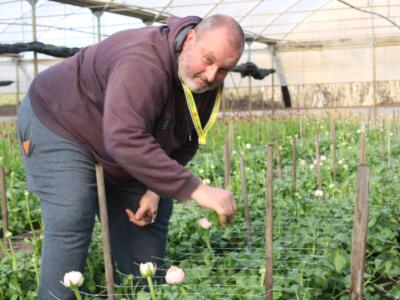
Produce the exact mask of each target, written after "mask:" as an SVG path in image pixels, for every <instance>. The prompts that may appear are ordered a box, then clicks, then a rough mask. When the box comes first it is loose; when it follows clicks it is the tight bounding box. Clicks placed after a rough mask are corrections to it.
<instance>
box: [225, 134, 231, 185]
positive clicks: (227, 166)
mask: <svg viewBox="0 0 400 300" xmlns="http://www.w3.org/2000/svg"><path fill="white" fill-rule="evenodd" d="M230 181H231V157H230V151H229V141H226V142H225V144H224V183H225V188H226V189H227V188H229V184H230Z"/></svg>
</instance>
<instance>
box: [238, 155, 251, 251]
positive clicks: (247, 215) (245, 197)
mask: <svg viewBox="0 0 400 300" xmlns="http://www.w3.org/2000/svg"><path fill="white" fill-rule="evenodd" d="M240 178H241V182H242V196H243V202H244V220H245V224H246V232H247V247H248V248H249V250H250V251H252V250H253V237H252V235H253V230H252V226H251V220H250V210H249V197H248V193H247V180H246V168H245V163H244V159H243V157H242V156H240Z"/></svg>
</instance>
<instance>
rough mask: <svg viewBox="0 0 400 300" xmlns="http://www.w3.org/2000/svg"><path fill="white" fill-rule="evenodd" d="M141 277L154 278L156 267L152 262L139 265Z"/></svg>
mask: <svg viewBox="0 0 400 300" xmlns="http://www.w3.org/2000/svg"><path fill="white" fill-rule="evenodd" d="M139 270H140V275H142V276H143V277H153V276H154V274H156V270H157V268H156V265H155V264H153V263H152V262H146V263H141V264H140V265H139Z"/></svg>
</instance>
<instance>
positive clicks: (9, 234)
mask: <svg viewBox="0 0 400 300" xmlns="http://www.w3.org/2000/svg"><path fill="white" fill-rule="evenodd" d="M5 237H6V238H10V237H12V232H11V231H8V230H7V231H6V234H5Z"/></svg>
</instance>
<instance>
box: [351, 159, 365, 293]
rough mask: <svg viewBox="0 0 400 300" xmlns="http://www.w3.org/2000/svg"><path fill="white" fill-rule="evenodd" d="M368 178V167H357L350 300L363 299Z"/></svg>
mask: <svg viewBox="0 0 400 300" xmlns="http://www.w3.org/2000/svg"><path fill="white" fill-rule="evenodd" d="M368 177H369V170H368V166H366V165H361V166H359V168H358V174H357V195H356V204H355V208H354V225H353V237H352V247H351V282H350V295H349V299H350V300H362V299H363V275H364V265H365V248H366V242H367V230H368Z"/></svg>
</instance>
